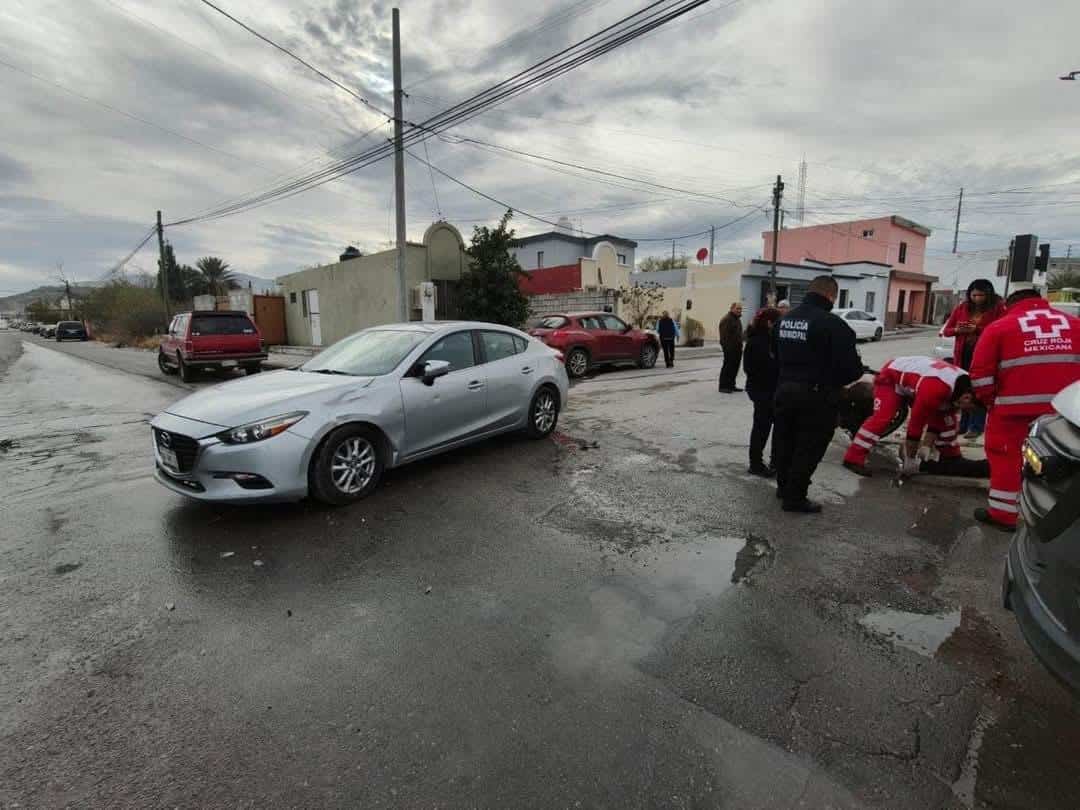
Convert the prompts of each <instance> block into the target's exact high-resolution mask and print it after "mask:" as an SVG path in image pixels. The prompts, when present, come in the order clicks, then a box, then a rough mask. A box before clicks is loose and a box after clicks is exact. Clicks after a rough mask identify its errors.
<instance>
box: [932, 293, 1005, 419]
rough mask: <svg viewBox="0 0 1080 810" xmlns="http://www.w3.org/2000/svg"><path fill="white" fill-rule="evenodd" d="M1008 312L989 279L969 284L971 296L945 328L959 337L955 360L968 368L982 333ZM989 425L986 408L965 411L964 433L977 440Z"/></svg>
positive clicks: (950, 318)
mask: <svg viewBox="0 0 1080 810" xmlns="http://www.w3.org/2000/svg"><path fill="white" fill-rule="evenodd" d="M1004 312H1005V304H1004V303H1002V301H1001V296H999V295H998V294H997V292H995V291H994V284H993V282H991V281H990V280H989V279H985V278H977V279H975V280H974V281H973V282H971V284H969V285H968V288H967V297H966V298H965V299H964V301H962V302H961V303H960V304H959V306H957V307H956V309H954V310H953V311H952V314H951V315H950V316H949V320H947V321H946V322H945V326H943V327H942V329H941V334H942V335H943V336H944V337H951V338H956V341H955V342H954V343H953V363H955V364H956V365H958V366H960V368H962V369H964V371H967V370H968V369H970V368H971V358H972V357H973V356H974V354H975V344H976V343H977V342H978V340H979V335H981V334H982V333H983V330H984V329H986V327H987V326H989V325H990V324H991V323H993V322H994V321H996V320H997V319H998V318H1000V317H1001V316H1002V315H1003V314H1004ZM985 428H986V411H985V410H983V409H982V408H978V409H976V410H974V411H970V412H965V413H964V415H963V417H962V418H961V420H960V433H961V434H963V435H964V438H965V439H969V440H974V439H977V438H979V436H981V435H982V433H983V430H984V429H985Z"/></svg>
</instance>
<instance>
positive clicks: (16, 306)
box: [0, 281, 105, 312]
mask: <svg viewBox="0 0 1080 810" xmlns="http://www.w3.org/2000/svg"><path fill="white" fill-rule="evenodd" d="M104 283H105V282H103V281H77V282H75V283H73V284H72V285H71V294H72V295H74V296H79V295H85V294H86V293H88V292H90V290H91V289H93V288H94V287H100V286H101V285H102V284H104ZM63 294H64V286H63V285H62V284H43V285H42V286H40V287H35V288H34V289H32V290H27V291H26V292H22V293H16V294H15V295H9V296H7V297H6V298H0V312H22V311H23V309H25V307H26V305H27V304H30V303H32V302H34V301H36V300H37V299H39V298H43V299H44V300H46V301H56V300H58V299H59V298H60V296H62V295H63Z"/></svg>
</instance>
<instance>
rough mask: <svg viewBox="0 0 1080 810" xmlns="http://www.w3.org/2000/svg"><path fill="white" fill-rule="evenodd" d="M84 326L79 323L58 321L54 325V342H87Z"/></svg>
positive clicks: (88, 336)
mask: <svg viewBox="0 0 1080 810" xmlns="http://www.w3.org/2000/svg"><path fill="white" fill-rule="evenodd" d="M89 338H90V335H89V334H88V333H87V331H86V326H85V325H84V324H83V323H81V322H79V321H60V323H58V324H57V325H56V342H57V343H59V342H60V341H62V340H89Z"/></svg>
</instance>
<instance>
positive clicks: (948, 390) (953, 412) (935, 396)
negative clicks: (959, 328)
mask: <svg viewBox="0 0 1080 810" xmlns="http://www.w3.org/2000/svg"><path fill="white" fill-rule="evenodd" d="M905 400H907V401H908V402H910V403H911V415H910V416H909V417H908V427H907V440H906V445H905V457H906V458H909V459H914V458H915V457H916V454H917V453H918V450H919V445H920V444H921V443H924V442H923V433H924V431H925V433H926V441H925V444H927V445H930V444H933V446H934V447H935V448H936V449H937V451H938V453H939V454H940V455H941V457H942V458H958V457H959V456H960V445H959V444H958V443H957V430H958V429H959V427H960V422H959V414H958V413H957V412H958V410H970V409H971V408H973V407H974V406H975V397H974V395H973V394H972V391H971V378H970V377H969V376H968V374H967V372H966V371H964V370H963V369H962V368H960V367H959V366H955V365H953V364H952V363H947V362H945V361H944V360H937V359H935V358H933V357H924V356H919V355H917V356H914V357H897V358H895V359H894V360H890V361H889V362H888V363H886V364H885V366H884V367H883V368H882V369H881V371H879V372H878V375H877V377H875V378H874V415H873V416H871V417H870V418H869V419H867V420H866V421H865V422H863V424H862V427H860V428H859V430H858V432H857V433H856V434H855V438H854V439H853V440H852V442H851V445H850V446H849V447H848V449H847V452H846V453H845V454H844V466H845V467H847V468H848V469H849V470H851V471H852V472H855V473H858V474H859V475H870V470H868V469H867V468H866V457H867V456H868V455H869V454H870V451H871V450H872V449H873V448H874V445H875V444H877V443H878V442H879V441H881V439H882V438H883V435H882V434H883V433H884V431H885V428H886V427H888V425H889V423H890V422H891V421H892V419H893V417H894V416H896V414H897V412H898V411H899V410H900V406H901V405H902V404H903V402H904V401H905Z"/></svg>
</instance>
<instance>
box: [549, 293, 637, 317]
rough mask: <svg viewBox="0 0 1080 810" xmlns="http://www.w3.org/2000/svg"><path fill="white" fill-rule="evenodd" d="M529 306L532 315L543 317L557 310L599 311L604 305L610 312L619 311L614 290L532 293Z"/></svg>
mask: <svg viewBox="0 0 1080 810" xmlns="http://www.w3.org/2000/svg"><path fill="white" fill-rule="evenodd" d="M529 306H530V307H531V309H532V316H533V317H543V316H544V315H551V314H553V313H557V312H588V311H592V310H596V311H598V312H601V311H603V309H604V307H606V306H607V307H611V311H612V312H615V313H618V311H619V308H618V302H617V296H616V293H615V290H578V291H576V292H570V293H551V294H547V295H534V296H531V297H530V298H529Z"/></svg>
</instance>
